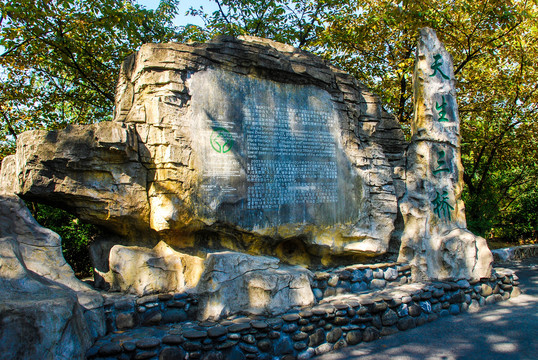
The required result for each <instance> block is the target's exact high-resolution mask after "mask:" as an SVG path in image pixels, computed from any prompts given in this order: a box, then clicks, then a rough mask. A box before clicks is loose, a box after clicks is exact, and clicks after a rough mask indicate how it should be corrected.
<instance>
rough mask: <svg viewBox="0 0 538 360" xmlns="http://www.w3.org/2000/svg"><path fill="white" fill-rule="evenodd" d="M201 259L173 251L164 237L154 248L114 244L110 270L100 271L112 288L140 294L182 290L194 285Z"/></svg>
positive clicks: (198, 273) (200, 271)
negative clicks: (106, 271) (104, 272)
mask: <svg viewBox="0 0 538 360" xmlns="http://www.w3.org/2000/svg"><path fill="white" fill-rule="evenodd" d="M203 261H204V259H202V258H199V257H196V256H190V255H187V254H181V253H178V252H176V251H174V250H173V249H172V248H171V247H169V246H168V245H166V243H164V242H163V241H161V242H159V243H158V244H157V245H155V247H154V248H153V249H149V248H145V247H141V246H123V245H115V246H113V247H112V249H111V251H110V257H109V268H110V271H109V272H108V273H106V274H102V276H103V278H104V279H105V281H106V282H108V283H109V284H110V290H111V291H122V292H128V293H133V294H137V295H139V296H142V295H148V294H152V293H166V292H183V291H186V290H189V289H192V288H194V287H196V285H197V284H198V281H199V279H200V276H201V275H202V271H203Z"/></svg>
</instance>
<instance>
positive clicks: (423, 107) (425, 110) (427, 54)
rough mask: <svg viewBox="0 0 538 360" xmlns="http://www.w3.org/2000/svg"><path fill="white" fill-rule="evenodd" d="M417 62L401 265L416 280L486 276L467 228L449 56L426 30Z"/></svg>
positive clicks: (481, 244) (483, 252) (482, 248)
mask: <svg viewBox="0 0 538 360" xmlns="http://www.w3.org/2000/svg"><path fill="white" fill-rule="evenodd" d="M416 59H417V60H416V65H415V74H414V101H415V117H414V121H413V124H412V141H411V144H410V146H409V150H408V155H407V160H408V167H407V173H406V175H407V176H406V190H407V192H406V194H405V196H404V197H403V199H402V201H401V202H400V209H401V212H402V215H403V218H404V222H405V231H404V233H403V235H402V239H401V241H402V244H401V250H400V257H399V261H402V262H411V264H412V265H413V276H414V278H415V279H430V278H434V279H435V278H438V279H444V278H475V279H478V278H481V277H488V276H489V274H490V272H491V262H492V260H493V258H492V255H491V252H490V251H489V249H488V247H487V245H486V241H485V240H484V239H483V238H480V237H477V236H475V235H473V234H472V233H470V232H469V231H468V230H466V227H467V225H466V221H465V208H464V204H463V201H462V199H461V193H462V188H463V168H462V165H461V153H460V132H459V129H460V128H459V127H460V121H459V115H458V107H457V103H456V89H455V80H454V71H453V63H452V57H451V56H450V54H449V53H448V52H447V51H446V50H445V49H444V47H443V45H442V44H441V43H440V42H439V40H438V39H437V36H436V35H435V32H434V31H433V30H431V29H427V28H426V29H421V31H420V38H419V44H418V48H417V56H416Z"/></svg>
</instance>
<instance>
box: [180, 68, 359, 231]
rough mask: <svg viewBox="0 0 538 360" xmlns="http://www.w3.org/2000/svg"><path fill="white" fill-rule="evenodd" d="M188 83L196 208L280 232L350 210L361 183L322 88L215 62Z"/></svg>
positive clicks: (326, 221)
mask: <svg viewBox="0 0 538 360" xmlns="http://www.w3.org/2000/svg"><path fill="white" fill-rule="evenodd" d="M189 88H190V91H191V96H192V97H191V104H190V106H191V107H190V109H191V112H192V113H191V114H190V115H189V116H190V117H191V119H192V125H191V126H192V133H193V134H197V136H196V137H195V140H194V144H193V148H194V150H195V151H194V153H195V154H196V168H198V169H200V171H201V173H202V176H201V177H200V178H199V182H198V186H199V189H200V194H201V195H200V200H201V201H202V204H203V206H200V207H197V208H196V211H197V212H198V213H199V215H201V216H202V217H207V218H213V217H214V218H215V220H216V221H224V222H226V221H232V222H236V221H237V220H236V219H239V225H240V226H241V227H243V228H245V229H248V230H255V231H257V232H259V233H263V234H268V233H271V234H275V233H276V234H280V235H285V236H289V235H293V234H294V235H299V234H300V233H301V232H302V231H303V230H302V229H303V228H304V227H305V226H307V225H314V224H315V225H317V226H319V225H322V226H333V225H334V224H336V223H338V224H342V223H346V222H350V221H352V220H353V219H356V218H357V217H358V215H359V214H357V211H356V205H355V204H356V203H358V202H359V201H360V198H361V192H362V188H361V184H360V182H355V181H354V179H355V178H357V174H356V172H354V171H353V169H352V167H351V164H350V162H349V160H348V159H347V157H346V155H345V153H344V151H343V148H342V144H341V140H340V138H341V137H340V132H341V127H340V122H341V120H340V117H339V113H338V112H337V111H336V109H335V108H334V103H333V101H332V100H331V96H330V94H329V93H328V92H326V91H324V90H322V89H320V88H317V87H314V86H301V85H292V84H282V83H276V82H273V81H270V80H265V79H257V78H252V77H246V76H241V75H237V74H234V73H231V72H224V71H219V70H208V71H203V72H198V73H195V74H193V75H192V77H191V78H190V81H189ZM354 209H355V211H354ZM290 224H293V226H290ZM283 232H285V234H284V233H283Z"/></svg>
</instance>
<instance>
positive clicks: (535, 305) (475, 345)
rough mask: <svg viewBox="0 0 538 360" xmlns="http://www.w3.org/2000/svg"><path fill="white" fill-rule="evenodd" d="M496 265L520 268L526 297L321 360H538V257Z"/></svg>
mask: <svg viewBox="0 0 538 360" xmlns="http://www.w3.org/2000/svg"><path fill="white" fill-rule="evenodd" d="M496 266H501V267H506V268H510V269H513V270H515V271H516V274H517V276H518V277H519V278H520V280H519V281H520V283H521V285H520V287H521V290H522V292H523V293H522V294H521V295H520V296H518V297H516V298H513V299H510V300H508V301H504V302H501V303H497V304H494V305H488V306H486V307H484V308H482V309H481V310H480V311H479V312H477V313H465V314H461V315H458V316H449V317H446V318H442V319H439V320H437V321H434V322H432V323H429V324H426V325H423V326H421V327H418V328H415V329H412V330H409V331H405V332H401V333H398V334H395V335H392V336H389V337H386V338H382V339H380V340H377V341H374V342H371V343H361V344H359V345H357V346H353V347H348V348H345V349H343V350H340V351H335V352H332V353H328V354H325V355H322V356H319V357H316V358H315V359H316V360H344V359H359V358H360V359H361V360H374V359H376V360H377V359H391V360H411V359H413V360H415V359H416V360H419V359H443V360H452V359H488V360H489V359H499V360H501V359H502V360H510V359H514V360H515V359H521V360H527V359H528V360H531V359H532V360H534V359H538V340H537V339H538V258H532V259H526V260H523V261H519V262H513V263H509V264H498V265H496Z"/></svg>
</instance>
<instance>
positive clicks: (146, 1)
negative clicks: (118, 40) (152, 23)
mask: <svg viewBox="0 0 538 360" xmlns="http://www.w3.org/2000/svg"><path fill="white" fill-rule="evenodd" d="M136 2H137V3H138V4H140V5H142V6H144V7H146V8H147V9H155V8H156V7H157V6H158V5H159V0H136ZM200 6H203V7H204V10H205V12H206V13H212V12H213V11H215V10H217V9H218V6H217V4H215V2H213V1H211V0H180V1H179V8H178V9H179V15H178V16H177V17H176V19H175V20H174V24H175V25H186V24H195V25H200V26H202V25H203V24H204V23H203V21H202V20H201V19H200V18H198V17H193V16H185V13H186V12H187V11H188V10H189V8H191V7H193V8H199V7H200Z"/></svg>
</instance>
